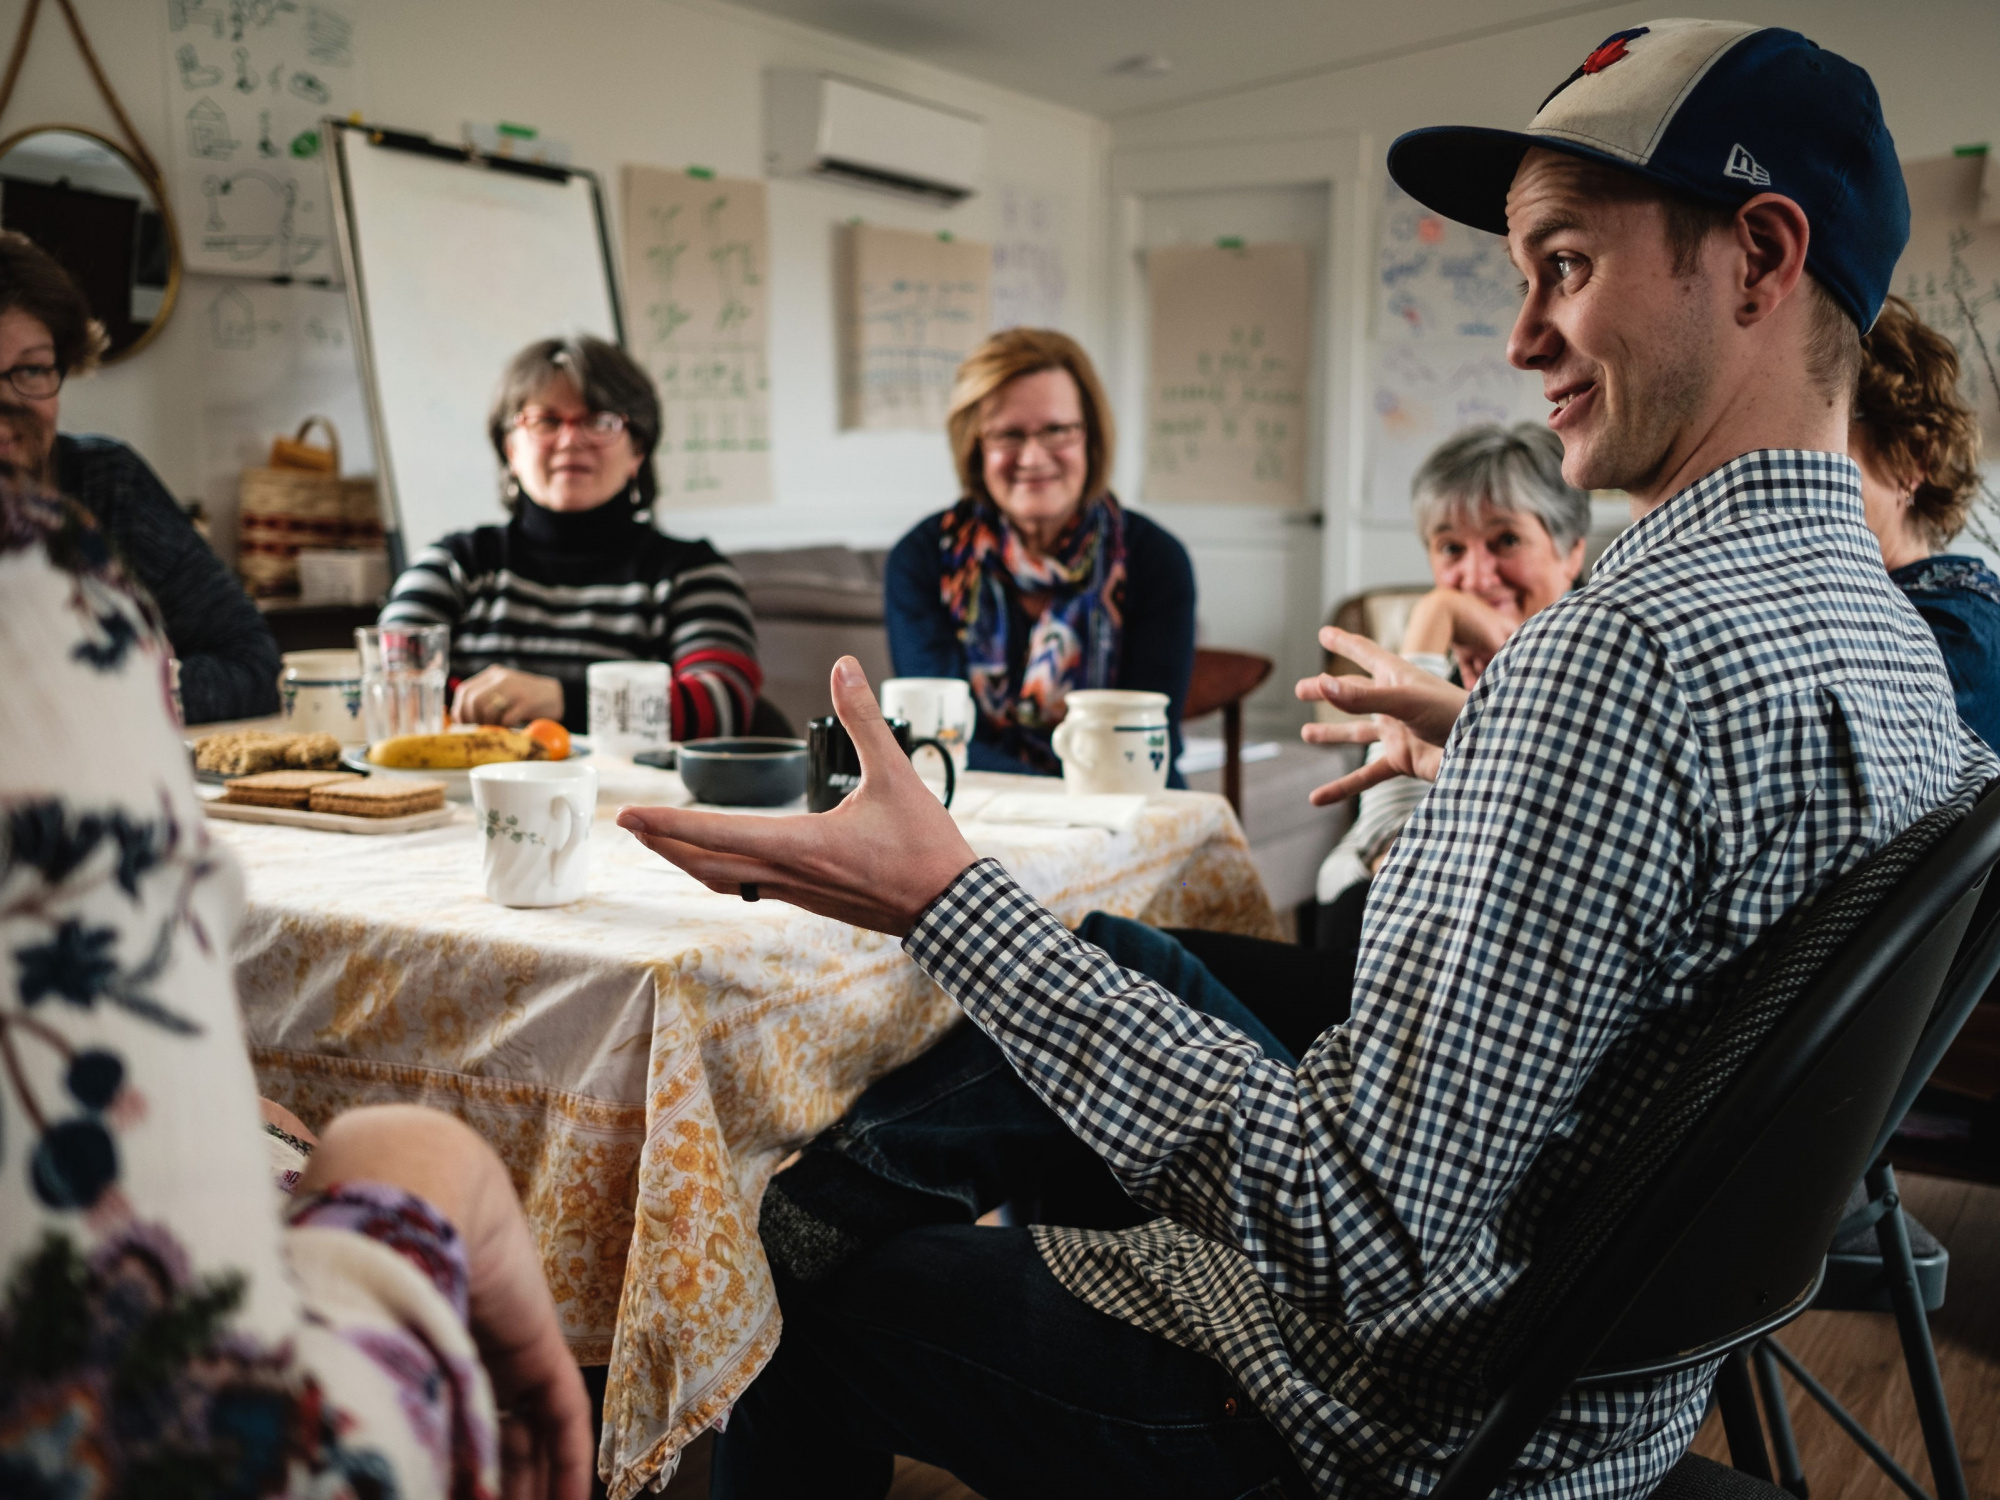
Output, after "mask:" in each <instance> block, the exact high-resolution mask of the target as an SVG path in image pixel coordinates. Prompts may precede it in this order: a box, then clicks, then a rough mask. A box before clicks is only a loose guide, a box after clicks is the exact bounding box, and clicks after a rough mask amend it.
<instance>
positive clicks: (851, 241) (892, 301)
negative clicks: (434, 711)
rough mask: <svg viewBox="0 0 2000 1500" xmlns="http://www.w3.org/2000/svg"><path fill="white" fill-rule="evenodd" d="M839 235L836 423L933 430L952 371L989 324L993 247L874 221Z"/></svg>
mask: <svg viewBox="0 0 2000 1500" xmlns="http://www.w3.org/2000/svg"><path fill="white" fill-rule="evenodd" d="M845 234H846V239H845V242H844V246H843V249H844V257H843V259H844V262H845V263H844V265H843V266H842V270H841V276H840V290H841V300H842V304H843V305H842V309H841V351H840V377H841V378H840V425H841V426H842V427H859V428H865V429H870V430H878V431H879V430H893V429H896V428H906V427H918V428H924V429H928V430H931V431H936V430H937V429H939V428H941V427H942V426H943V425H944V418H945V410H946V406H947V404H948V402H949V400H950V397H951V382H952V377H953V375H954V374H956V372H957V370H958V367H959V365H960V364H961V363H962V362H963V361H964V359H965V357H966V355H968V354H970V353H971V352H972V351H973V349H974V348H975V347H977V346H978V344H979V341H980V340H981V339H983V338H985V337H986V334H987V330H988V329H989V328H990V327H991V326H992V325H991V305H992V297H991V287H992V275H993V256H992V251H991V249H990V248H989V247H988V246H986V245H982V244H978V243H976V242H974V241H971V240H941V239H939V238H938V237H937V236H936V235H933V234H920V233H916V232H914V231H911V230H905V229H881V228H877V227H876V226H874V225H872V224H851V225H848V226H847V228H846V231H845Z"/></svg>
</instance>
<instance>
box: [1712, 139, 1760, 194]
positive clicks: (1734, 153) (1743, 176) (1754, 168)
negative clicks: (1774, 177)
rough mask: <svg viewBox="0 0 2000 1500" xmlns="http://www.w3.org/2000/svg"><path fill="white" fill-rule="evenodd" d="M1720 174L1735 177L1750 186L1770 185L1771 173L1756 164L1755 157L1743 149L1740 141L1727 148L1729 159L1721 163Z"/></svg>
mask: <svg viewBox="0 0 2000 1500" xmlns="http://www.w3.org/2000/svg"><path fill="white" fill-rule="evenodd" d="M1722 175H1723V176H1724V177H1734V178H1737V179H1739V180H1740V181H1743V182H1747V183H1749V184H1750V186H1752V187H1769V186H1770V185H1771V174H1770V173H1769V172H1766V171H1765V170H1764V169H1763V168H1762V167H1760V166H1758V165H1757V158H1756V157H1754V156H1752V155H1751V154H1750V153H1749V152H1748V151H1745V150H1744V149H1743V145H1742V143H1741V142H1740V141H1739V142H1738V143H1737V144H1736V145H1734V146H1731V147H1730V148H1729V160H1728V161H1726V162H1724V163H1723V164H1722Z"/></svg>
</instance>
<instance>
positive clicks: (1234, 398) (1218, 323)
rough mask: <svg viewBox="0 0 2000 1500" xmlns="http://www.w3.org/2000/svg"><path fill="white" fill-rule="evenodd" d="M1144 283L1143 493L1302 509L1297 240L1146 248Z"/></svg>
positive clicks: (1308, 317)
mask: <svg viewBox="0 0 2000 1500" xmlns="http://www.w3.org/2000/svg"><path fill="white" fill-rule="evenodd" d="M1146 280H1147V284H1148V291H1149V294H1150V297H1151V303H1152V359H1151V368H1150V371H1149V374H1148V381H1147V402H1148V409H1147V413H1146V485H1145V488H1146V498H1147V499H1148V500H1153V501H1158V502H1162V503H1165V504H1170V505H1172V504H1185V505H1215V504H1234V505H1287V506H1298V505H1303V504H1304V503H1305V498H1306V476H1305V457H1306V441H1305V439H1306V379H1307V373H1308V371H1309V370H1310V368H1311V364H1312V281H1311V257H1310V256H1309V255H1308V254H1307V251H1306V247H1305V246H1304V245H1295V244H1266V245H1249V246H1245V247H1243V248H1241V249H1209V248H1205V247H1195V246H1172V247H1168V248H1165V249H1159V250H1153V251H1150V252H1148V254H1147V256H1146Z"/></svg>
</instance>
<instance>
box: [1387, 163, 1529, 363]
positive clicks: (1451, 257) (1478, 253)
mask: <svg viewBox="0 0 2000 1500" xmlns="http://www.w3.org/2000/svg"><path fill="white" fill-rule="evenodd" d="M1376 256H1377V258H1376V271H1375V330H1374V331H1375V337H1376V338H1378V339H1381V340H1383V341H1384V342H1393V341H1397V340H1401V341H1406V342H1407V341H1410V340H1415V339H1429V338H1438V337H1448V338H1500V339H1504V338H1505V337H1506V336H1507V331H1508V329H1509V328H1511V327H1512V326H1513V323H1514V315H1515V314H1516V313H1518V312H1519V311H1520V308H1521V291H1520V281H1521V276H1520V273H1519V272H1518V271H1516V270H1515V269H1514V266H1513V263H1512V262H1510V261H1509V260H1508V259H1507V242H1506V241H1505V240H1503V239H1502V238H1500V236H1499V235H1497V234H1487V233H1486V232H1485V231H1483V230H1479V229H1472V228H1468V227H1467V226H1466V225H1464V224H1458V223H1454V222H1453V221H1452V220H1450V219H1447V218H1445V217H1444V215H1442V214H1438V213H1433V212H1432V211H1431V210H1430V209H1428V208H1425V207H1424V206H1423V205H1422V204H1421V203H1419V202H1417V200H1416V199H1414V198H1412V197H1411V196H1410V195H1409V194H1408V193H1406V192H1404V191H1403V190H1402V189H1401V188H1399V187H1397V186H1396V184H1395V183H1394V182H1391V183H1389V184H1388V189H1387V193H1386V195H1385V196H1384V198H1383V202H1382V237H1381V242H1380V244H1379V245H1378V246H1377V251H1376Z"/></svg>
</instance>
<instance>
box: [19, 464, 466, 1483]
mask: <svg viewBox="0 0 2000 1500" xmlns="http://www.w3.org/2000/svg"><path fill="white" fill-rule="evenodd" d="M167 662H168V653H167V650H166V647H165V644H164V642H163V640H162V638H161V637H160V635H159V633H158V629H157V621H156V620H155V619H154V618H152V616H151V613H150V610H149V609H148V607H147V606H145V605H144V604H143V603H141V602H140V601H139V600H138V599H137V598H136V597H135V596H134V595H133V594H132V593H131V592H130V591H129V589H128V588H127V586H126V584H125V582H124V580H123V579H122V577H121V575H120V574H119V573H118V571H117V570H116V568H115V567H114V566H113V564H112V563H111V561H110V559H109V556H108V554H107V552H106V549H105V545H104V542H103V539H102V537H101V535H100V534H99V533H98V532H97V531H96V530H95V528H94V527H93V526H92V525H91V524H90V523H89V522H88V521H87V520H86V519H84V518H83V517H82V515H81V513H80V512H77V511H75V510H73V509H70V508H68V507H66V506H64V505H62V504H61V503H59V502H56V501H54V500H53V499H48V498H44V497H41V496H38V495H35V494H32V493H25V492H23V491H22V490H20V489H18V488H16V487H15V486H14V485H12V484H11V483H7V482H4V481H0V682H5V683H6V685H7V691H6V692H5V693H4V694H0V744H5V745H6V746H7V751H6V755H5V757H4V759H0V1494H5V1495H9V1496H14V1495H23V1496H50V1497H55V1496H61V1497H65V1500H69V1497H76V1500H85V1497H92V1496H99V1495H113V1494H122V1495H179V1494H186V1495H210V1494H214V1495H237V1496H246V1497H248V1496H266V1495H290V1494H311V1495H313V1496H315V1497H319V1496H325V1497H334V1500H338V1497H355V1500H359V1497H363V1496H370V1497H373V1496H392V1495H393V1496H401V1497H416V1496H431V1495H437V1496H443V1495H452V1496H454V1497H459V1496H470V1497H476V1496H482V1495H489V1494H492V1493H493V1492H494V1491H495V1490H496V1489H497V1482H498V1472H497V1465H496V1451H497V1449H496V1430H495V1426H494V1418H493V1411H492V1402H491V1397H490V1394H489V1392H488V1390H487V1387H486V1382H485V1377H484V1375H483V1373H482V1372H481V1370H480V1368H479V1365H478V1361H477V1355H476V1351H475V1350H474V1349H473V1346H472V1343H471V1340H470V1337H469V1336H468V1334H467V1332H466V1328H465V1325H464V1321H463V1317H462V1315H461V1313H460V1312H459V1311H458V1310H457V1308H455V1307H454V1304H453V1299H454V1296H455V1297H456V1299H457V1304H458V1306H459V1307H462V1306H463V1298H464V1291H463V1286H464V1266H463V1261H462V1258H461V1259H458V1260H454V1259H453V1256H454V1255H455V1254H456V1253H457V1252H456V1249H455V1240H451V1239H450V1238H449V1237H448V1235H447V1236H439V1235H436V1234H433V1235H432V1237H431V1239H430V1240H428V1241H426V1242H425V1243H426V1245H427V1248H428V1250H429V1252H430V1254H429V1259H428V1261H426V1260H425V1259H423V1258H421V1257H412V1258H406V1255H405V1253H403V1252H407V1251H409V1250H411V1249H412V1248H413V1247H414V1246H415V1244H416V1243H417V1242H418V1240H419V1239H421V1235H419V1234H418V1233H417V1232H416V1231H415V1230H414V1229H412V1230H410V1231H409V1232H408V1233H406V1235H405V1237H404V1239H405V1241H406V1242H405V1243H398V1244H395V1245H394V1246H392V1245H390V1244H387V1243H380V1242H378V1241H377V1240H376V1239H373V1238H370V1237H368V1233H367V1232H366V1230H365V1227H363V1226H356V1228H363V1232H360V1233H357V1232H356V1230H355V1228H347V1227H341V1228H323V1227H312V1226H308V1227H302V1228H299V1229H295V1230H291V1231H289V1232H287V1231H285V1230H284V1229H283V1228H282V1227H281V1225H280V1221H279V1217H278V1213H277V1209H276V1206H275V1205H274V1204H273V1202H272V1197H273V1194H272V1190H271V1185H270V1184H271V1177H270V1175H269V1171H270V1168H269V1165H268V1162H267V1157H266V1152H265V1147H264V1145H263V1137H262V1133H261V1131H260V1130H259V1122H258V1115H257V1104H256V1094H255V1088H254V1085H253V1081H252V1078H251V1073H250V1064H249V1058H248V1056H247V1054H246V1053H245V1050H244V1045H243V1036H242V1031H241V1024H240V1021H239V1019H238V1014H237V1010H236V1002H235V995H234V992H233V989H232V986H231V983H230V974H229V967H228V955H229V950H230V944H231V941H232V938H233V936H234V934H235V930H236V924H237V921H238V919H239V917H240V915H241V912H242V882H241V878H240V875H239V872H238V870H237V868H236V866H235V864H234V863H233V862H232V861H231V860H230V858H229V857H228V855H227V853H226V852H225V851H223V850H221V849H219V848H218V847H216V845H215V844H213V843H212V842H211V840H210V838H209V835H208V831H207V826H206V823H205V820H204V819H203V817H202V815H201V812H200V809H199V804H198V802H197V799H196V796H195V792H194V786H193V782H192V779H191V777H190V774H189V765H188V758H187V752H186V749H185V747H184V746H183V744H182V743H181V740H180V737H179V731H178V729H177V727H176V726H175V724H174V722H173V720H172V717H171V711H170V708H169V693H168V682H167ZM348 1191H350V1192H353V1193H357V1194H360V1195H361V1197H362V1198H363V1199H365V1200H366V1201H367V1202H368V1203H370V1204H371V1205H372V1206H373V1209H374V1211H375V1212H376V1213H378V1214H382V1213H391V1214H396V1215H399V1216H400V1217H401V1218H402V1219H404V1220H406V1221H415V1222H417V1223H421V1222H423V1221H425V1220H426V1217H428V1220H429V1222H430V1223H431V1225H432V1227H433V1229H435V1228H436V1227H437V1223H438V1221H436V1219H435V1215H434V1214H431V1212H430V1210H429V1209H428V1208H426V1207H425V1206H424V1205H422V1204H420V1203H417V1202H416V1201H415V1200H413V1199H409V1198H408V1197H407V1196H406V1195H401V1194H395V1193H394V1192H393V1190H389V1189H383V1188H380V1187H375V1188H368V1187H366V1186H364V1185H353V1186H352V1187H351V1188H350V1189H349V1190H348ZM329 1201H330V1200H329ZM327 1211H330V1210H328V1209H324V1208H321V1209H315V1210H314V1212H327ZM443 1227H444V1229H445V1230H446V1231H448V1229H449V1226H443ZM420 1266H421V1267H422V1269H420ZM454 1286H455V1287H456V1291H455V1292H454V1290H453V1288H454ZM441 1287H442V1289H441Z"/></svg>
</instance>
